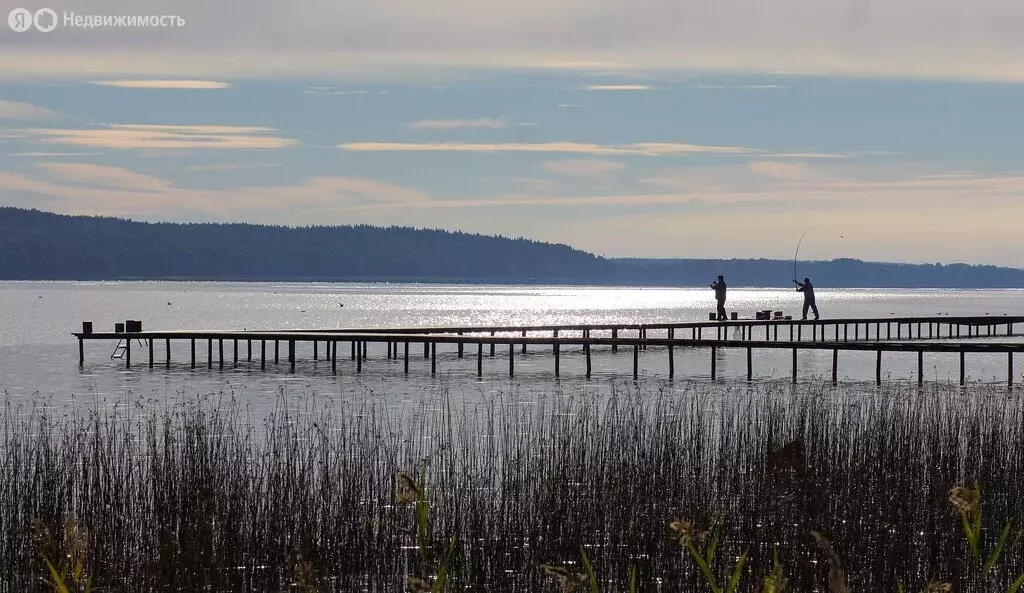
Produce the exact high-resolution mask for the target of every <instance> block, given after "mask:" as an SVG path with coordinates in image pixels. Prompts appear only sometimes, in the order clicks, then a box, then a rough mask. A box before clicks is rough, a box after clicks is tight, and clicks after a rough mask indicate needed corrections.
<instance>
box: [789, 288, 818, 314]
mask: <svg viewBox="0 0 1024 593" xmlns="http://www.w3.org/2000/svg"><path fill="white" fill-rule="evenodd" d="M793 282H795V283H796V291H797V292H802V293H804V315H803V318H804V319H807V310H808V309H810V310H812V311H814V318H815V319H818V305H817V304H816V303H815V302H814V285H813V284H811V279H810V278H804V281H803V282H797V280H795V279H794V280H793Z"/></svg>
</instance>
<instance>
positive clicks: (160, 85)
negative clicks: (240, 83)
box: [89, 80, 231, 89]
mask: <svg viewBox="0 0 1024 593" xmlns="http://www.w3.org/2000/svg"><path fill="white" fill-rule="evenodd" d="M89 84H96V85H100V86H114V87H120V88H126V89H226V88H230V87H231V84H230V83H227V82H216V81H213V80H91V81H89Z"/></svg>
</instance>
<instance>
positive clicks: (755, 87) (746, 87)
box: [690, 82, 789, 91]
mask: <svg viewBox="0 0 1024 593" xmlns="http://www.w3.org/2000/svg"><path fill="white" fill-rule="evenodd" d="M690 88H693V89H709V90H734V91H763V90H782V89H788V88H789V87H788V86H785V85H781V84H740V85H721V84H705V83H702V82H698V83H696V84H692V85H690Z"/></svg>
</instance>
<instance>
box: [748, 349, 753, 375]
mask: <svg viewBox="0 0 1024 593" xmlns="http://www.w3.org/2000/svg"><path fill="white" fill-rule="evenodd" d="M753 380H754V349H753V348H751V347H750V346H747V381H753Z"/></svg>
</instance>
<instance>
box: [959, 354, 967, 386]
mask: <svg viewBox="0 0 1024 593" xmlns="http://www.w3.org/2000/svg"><path fill="white" fill-rule="evenodd" d="M964 367H965V365H964V351H963V350H961V351H960V385H963V384H964V380H965V379H966V369H965V368H964Z"/></svg>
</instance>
